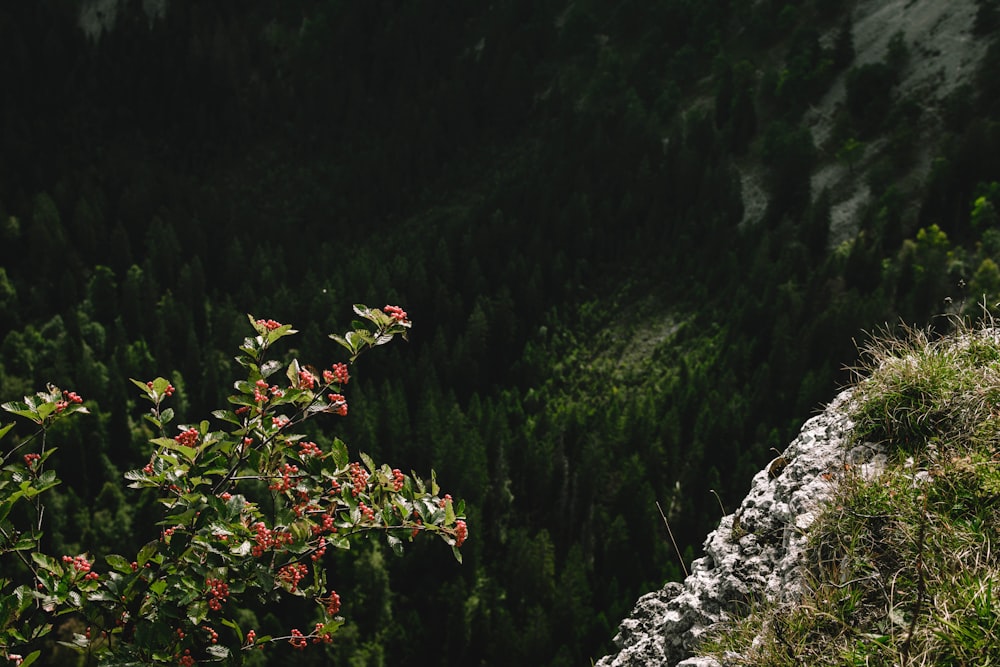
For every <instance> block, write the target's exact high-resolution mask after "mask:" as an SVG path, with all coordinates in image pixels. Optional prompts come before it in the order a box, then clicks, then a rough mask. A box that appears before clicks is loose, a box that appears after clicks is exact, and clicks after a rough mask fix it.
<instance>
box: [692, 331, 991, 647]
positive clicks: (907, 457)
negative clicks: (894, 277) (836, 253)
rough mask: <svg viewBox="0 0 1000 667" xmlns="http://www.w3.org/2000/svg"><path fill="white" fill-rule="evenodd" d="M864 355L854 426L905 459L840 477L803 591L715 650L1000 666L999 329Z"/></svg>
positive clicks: (753, 614)
mask: <svg viewBox="0 0 1000 667" xmlns="http://www.w3.org/2000/svg"><path fill="white" fill-rule="evenodd" d="M864 352H865V357H864V358H865V362H864V365H863V366H862V368H860V369H859V379H858V381H857V384H856V387H855V390H854V393H853V395H852V399H851V402H850V404H849V406H848V408H847V409H848V410H849V411H850V414H851V417H852V419H853V420H854V422H855V428H854V437H855V438H856V440H857V441H859V442H865V441H869V442H870V441H873V440H874V441H879V442H882V443H884V444H885V445H888V446H889V447H890V450H891V451H892V452H894V456H893V457H892V458H891V461H890V464H889V465H888V467H887V468H886V470H885V471H884V472H883V473H882V474H881V475H879V476H877V477H875V478H871V477H867V476H864V475H861V474H860V473H851V472H848V473H847V474H845V475H843V476H842V477H841V478H840V480H839V481H838V488H837V492H836V495H835V497H834V499H833V500H832V501H831V502H830V503H829V504H828V505H827V506H826V509H825V511H824V512H823V513H822V515H821V516H820V517H819V518H818V519H817V521H816V522H815V523H814V524H813V526H812V528H811V530H810V538H809V548H808V558H807V563H808V574H807V577H808V580H807V581H808V586H807V590H808V592H807V593H806V594H805V595H804V597H803V599H801V600H800V601H799V602H798V603H797V604H795V605H792V606H777V605H773V604H768V603H761V604H758V605H755V606H753V607H752V609H751V611H750V612H749V613H748V615H747V616H745V617H743V618H740V619H734V620H732V621H729V622H726V623H724V624H720V625H719V626H718V627H716V628H715V629H714V632H713V633H712V634H711V637H710V639H709V640H708V641H707V642H706V644H705V645H704V647H703V651H702V652H703V653H705V654H706V655H711V656H713V657H715V658H716V659H717V660H719V661H720V662H721V663H722V664H724V665H734V666H735V665H773V666H776V667H777V666H785V665H788V666H791V665H817V666H823V665H830V666H831V667H832V666H833V665H837V666H842V665H851V666H859V667H860V666H879V665H884V666H885V667H891V666H894V665H899V666H901V667H910V666H917V665H921V666H923V665H928V666H929V665H1000V549H998V548H997V547H1000V332H998V330H997V329H995V328H993V327H992V326H982V327H979V328H977V329H974V330H973V329H968V328H966V329H963V330H961V331H959V332H958V333H956V334H953V335H950V336H945V337H934V336H932V335H930V334H929V333H928V332H920V331H909V332H907V333H906V335H905V336H904V337H903V338H888V337H881V338H879V339H877V340H875V341H874V342H873V343H871V344H870V345H869V346H868V347H867V348H866V349H865V350H864Z"/></svg>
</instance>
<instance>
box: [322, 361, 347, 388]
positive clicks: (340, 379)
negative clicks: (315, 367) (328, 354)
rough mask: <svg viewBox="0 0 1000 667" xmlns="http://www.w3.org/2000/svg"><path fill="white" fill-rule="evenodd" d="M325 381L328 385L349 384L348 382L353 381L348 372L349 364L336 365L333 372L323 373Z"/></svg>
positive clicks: (332, 369)
mask: <svg viewBox="0 0 1000 667" xmlns="http://www.w3.org/2000/svg"><path fill="white" fill-rule="evenodd" d="M323 379H324V380H326V383H327V384H332V383H334V382H336V383H337V384H340V385H345V384H347V381H348V380H350V379H351V375H350V373H348V372H347V364H334V365H333V366H331V370H328V371H323Z"/></svg>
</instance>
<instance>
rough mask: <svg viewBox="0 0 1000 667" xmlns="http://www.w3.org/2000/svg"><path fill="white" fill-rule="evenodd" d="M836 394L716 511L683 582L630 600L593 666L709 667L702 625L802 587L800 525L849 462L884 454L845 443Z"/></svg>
mask: <svg viewBox="0 0 1000 667" xmlns="http://www.w3.org/2000/svg"><path fill="white" fill-rule="evenodd" d="M849 396H850V392H849V391H845V392H842V393H841V394H840V395H839V396H838V397H837V398H836V399H835V400H834V401H833V402H832V403H831V404H830V405H829V406H828V407H827V409H826V410H825V411H824V412H823V413H822V414H819V415H817V416H815V417H813V418H812V419H810V420H809V421H807V422H806V423H805V424H804V425H803V426H802V429H801V431H800V432H799V435H798V437H796V438H795V440H794V441H793V442H792V443H791V444H790V445H789V446H788V448H787V449H786V450H785V451H784V452H783V453H782V454H781V456H779V457H777V458H776V459H774V460H773V461H771V463H770V464H768V466H767V467H766V468H765V469H764V470H761V471H760V472H759V473H757V475H756V476H755V477H754V479H753V483H752V487H751V489H750V492H749V493H748V494H747V496H746V498H745V499H744V500H743V503H742V504H741V505H740V507H739V508H738V509H737V510H736V511H735V512H734V513H732V514H729V515H727V516H725V517H723V519H722V521H721V522H720V523H719V527H718V528H717V529H716V530H714V531H713V532H711V533H709V535H708V537H707V538H706V540H705V544H704V549H705V556H704V557H702V558H699V559H698V560H696V561H694V563H692V565H691V574H690V576H688V577H687V579H685V580H684V583H683V584H678V583H669V584H667V585H666V586H665V587H664V588H663V589H661V590H659V591H655V592H653V593H648V594H646V595H644V596H643V597H641V598H639V601H638V602H637V604H636V606H635V608H634V609H633V610H632V613H631V615H630V616H629V618H627V619H625V620H624V621H623V622H622V624H621V626H620V629H619V632H618V634H617V635H616V636H615V644H616V645H617V646H618V649H619V651H618V653H616V654H614V655H609V656H605V657H604V658H601V660H599V661H598V662H597V667H640V666H642V667H648V666H650V665H668V666H671V667H674V666H676V667H719V665H718V663H717V662H716V661H715V660H713V659H711V658H706V657H701V656H697V654H696V651H697V646H698V643H699V639H700V637H702V635H703V634H704V633H705V631H706V630H707V629H708V628H709V627H710V626H712V625H713V624H714V623H717V622H718V621H719V620H722V619H724V618H726V616H727V614H730V613H734V612H735V613H738V612H739V610H740V609H741V608H742V609H746V604H747V602H748V601H749V600H751V599H767V600H771V601H775V602H790V601H792V600H794V599H796V597H797V596H798V595H799V593H800V592H801V590H802V589H801V587H802V577H801V574H802V566H803V562H802V557H803V551H804V547H805V545H806V539H807V537H808V533H809V528H810V526H811V525H812V523H813V522H814V521H815V519H816V516H817V515H818V513H819V512H820V510H821V509H822V505H823V503H824V501H825V500H827V499H828V498H829V497H830V496H831V494H832V492H833V489H834V483H835V480H836V478H837V477H838V476H839V474H840V473H842V472H843V471H844V470H845V467H850V468H852V469H854V470H861V471H862V474H864V475H866V476H869V475H875V474H878V472H879V471H880V470H881V469H882V468H883V467H884V464H885V461H886V456H885V453H884V452H882V451H881V450H880V449H879V448H878V447H877V446H874V445H868V444H865V445H852V443H851V442H850V441H849V440H848V434H849V431H850V428H851V426H852V424H851V421H850V419H849V418H848V417H847V415H846V414H845V412H844V410H843V407H844V404H845V402H846V401H847V400H848V398H849Z"/></svg>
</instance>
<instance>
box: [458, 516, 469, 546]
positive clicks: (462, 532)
mask: <svg viewBox="0 0 1000 667" xmlns="http://www.w3.org/2000/svg"><path fill="white" fill-rule="evenodd" d="M468 536H469V529H468V527H467V526H466V525H465V521H463V520H462V519H459V520H458V521H456V522H455V546H456V547H460V546H462V545H463V544H465V538H467V537H468Z"/></svg>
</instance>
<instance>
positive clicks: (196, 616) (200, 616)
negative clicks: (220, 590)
mask: <svg viewBox="0 0 1000 667" xmlns="http://www.w3.org/2000/svg"><path fill="white" fill-rule="evenodd" d="M207 616H208V601H207V600H195V601H194V602H192V603H191V604H189V605H188V608H187V618H188V621H190V622H191V625H198V624H199V623H201V622H202V621H204V620H205V618H206V617H207Z"/></svg>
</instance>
